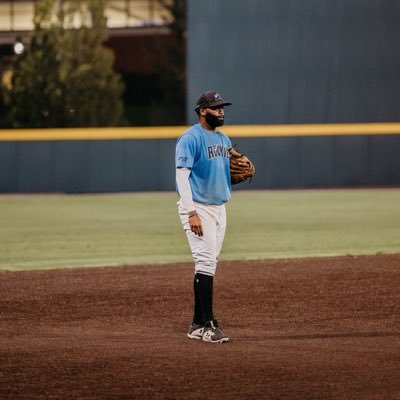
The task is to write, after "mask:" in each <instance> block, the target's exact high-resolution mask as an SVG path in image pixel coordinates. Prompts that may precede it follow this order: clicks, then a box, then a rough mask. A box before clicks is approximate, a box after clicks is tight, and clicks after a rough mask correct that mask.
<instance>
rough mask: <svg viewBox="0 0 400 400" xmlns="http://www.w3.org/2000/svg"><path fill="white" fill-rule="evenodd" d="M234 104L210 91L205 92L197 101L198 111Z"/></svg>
mask: <svg viewBox="0 0 400 400" xmlns="http://www.w3.org/2000/svg"><path fill="white" fill-rule="evenodd" d="M231 104H232V103H230V102H229V101H225V100H224V99H223V98H222V97H221V96H220V95H219V94H218V93H217V92H214V91H208V92H204V93H203V94H202V95H201V96H200V97H199V98H198V100H197V103H196V105H197V106H196V108H195V109H194V110H195V111H197V110H198V109H199V108H210V107H217V106H230V105H231Z"/></svg>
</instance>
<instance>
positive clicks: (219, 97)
mask: <svg viewBox="0 0 400 400" xmlns="http://www.w3.org/2000/svg"><path fill="white" fill-rule="evenodd" d="M214 99H215V100H222V97H221V96H220V95H219V94H218V93H215V95H214Z"/></svg>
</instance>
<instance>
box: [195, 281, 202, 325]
mask: <svg viewBox="0 0 400 400" xmlns="http://www.w3.org/2000/svg"><path fill="white" fill-rule="evenodd" d="M196 279H197V278H196V274H194V280H193V293H194V314H193V324H195V325H203V323H204V321H203V312H202V311H201V303H200V296H199V294H198V293H197V284H196Z"/></svg>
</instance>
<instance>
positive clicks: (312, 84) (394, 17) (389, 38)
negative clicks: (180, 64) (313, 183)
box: [187, 0, 400, 124]
mask: <svg viewBox="0 0 400 400" xmlns="http://www.w3.org/2000/svg"><path fill="white" fill-rule="evenodd" d="M399 20H400V2H399V1H395V0H381V1H377V0H297V1H296V0H295V1H294V0H246V1H244V0H202V1H199V0H188V22H187V26H188V32H187V83H188V85H187V87H188V91H187V121H188V123H192V122H193V121H194V120H195V119H196V115H195V113H194V112H193V108H194V104H195V101H196V99H197V98H198V96H199V94H200V93H202V92H203V91H205V90H217V91H219V92H220V93H221V95H222V97H224V98H225V99H226V100H229V101H231V102H232V103H233V105H232V107H229V112H227V122H228V123H230V124H305V123H343V122H396V121H400V107H399V92H400V73H399V71H400V51H399V40H400V23H399Z"/></svg>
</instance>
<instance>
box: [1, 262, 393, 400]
mask: <svg viewBox="0 0 400 400" xmlns="http://www.w3.org/2000/svg"><path fill="white" fill-rule="evenodd" d="M192 281H193V271H192V266H191V264H178V265H171V264H169V265H146V266H131V267H118V268H92V269H90V268H89V269H79V270H73V269H71V270H53V271H36V272H12V273H11V272H4V273H0V288H1V291H0V311H1V319H0V335H1V339H0V360H1V361H0V398H1V399H2V400H5V399H10V400H11V399H12V400H18V399H29V400H34V399H218V400H221V399H229V400H235V399H291V400H292V399H318V400H321V399H363V400H366V399H375V400H376V399H382V400H389V399H400V254H397V255H377V256H362V257H361V256H360V257H337V258H336V257H334V258H313V259H296V260H268V261H255V262H249V261H246V262H221V263H220V265H219V266H218V272H217V277H216V282H215V312H216V317H217V318H218V319H219V321H220V325H221V326H222V327H223V329H224V331H225V333H227V334H228V335H229V336H230V338H231V342H230V343H227V344H211V343H205V342H202V341H196V340H189V339H187V338H186V331H187V329H188V326H189V324H190V322H191V317H192V315H191V312H192V311H191V310H192V284H193V283H192Z"/></svg>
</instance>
